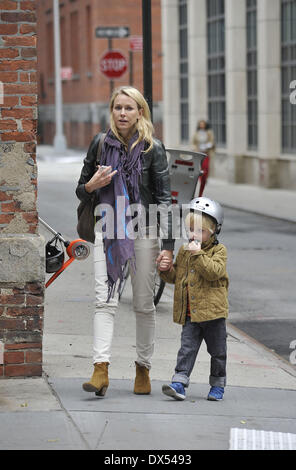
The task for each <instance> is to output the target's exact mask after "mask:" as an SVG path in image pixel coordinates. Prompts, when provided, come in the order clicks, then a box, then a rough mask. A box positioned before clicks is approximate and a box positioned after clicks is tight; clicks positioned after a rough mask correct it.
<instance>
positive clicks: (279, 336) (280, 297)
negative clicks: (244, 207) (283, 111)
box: [38, 178, 296, 360]
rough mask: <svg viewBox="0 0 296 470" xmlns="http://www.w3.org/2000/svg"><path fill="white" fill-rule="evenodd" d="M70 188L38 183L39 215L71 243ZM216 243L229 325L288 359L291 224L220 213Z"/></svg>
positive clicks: (295, 235)
mask: <svg viewBox="0 0 296 470" xmlns="http://www.w3.org/2000/svg"><path fill="white" fill-rule="evenodd" d="M75 186H76V180H74V181H70V179H69V178H67V180H65V181H63V180H61V179H59V181H55V180H54V179H52V180H50V179H49V178H46V179H41V180H39V192H38V208H39V216H40V217H42V218H43V219H44V220H46V222H47V223H48V224H49V225H51V226H52V227H54V228H55V229H56V230H57V231H59V232H61V233H62V234H63V235H64V236H65V237H69V238H70V239H74V238H76V237H77V233H76V229H75V228H76V208H77V205H78V200H77V199H76V196H75ZM252 209H253V208H250V210H252ZM254 210H255V208H254ZM49 236H50V235H49ZM220 241H221V242H222V243H224V244H225V245H226V246H227V248H228V272H229V277H230V292H229V300H230V315H229V321H230V322H231V323H232V324H233V325H235V326H237V327H238V328H240V329H241V330H242V331H244V332H245V333H247V334H248V335H250V336H252V337H253V338H255V339H257V340H258V341H260V342H261V343H263V344H264V345H265V346H267V347H268V348H270V349H272V350H274V351H275V352H276V353H277V354H279V355H280V356H282V357H284V358H285V359H286V360H289V356H290V354H291V349H290V343H291V342H292V341H293V340H295V339H296V316H295V299H296V296H295V284H294V283H293V281H294V282H295V279H296V265H295V241H296V224H293V223H290V222H285V221H280V220H278V219H273V218H270V217H264V216H258V215H255V214H253V213H248V212H242V211H237V210H232V209H225V220H224V225H223V229H222V232H221V235H220Z"/></svg>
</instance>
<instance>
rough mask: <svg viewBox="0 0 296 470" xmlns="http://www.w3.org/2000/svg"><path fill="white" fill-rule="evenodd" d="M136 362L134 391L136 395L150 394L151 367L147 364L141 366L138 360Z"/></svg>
mask: <svg viewBox="0 0 296 470" xmlns="http://www.w3.org/2000/svg"><path fill="white" fill-rule="evenodd" d="M135 364H136V378H135V386H134V393H135V394H136V395H149V394H150V393H151V384H150V378H149V369H147V367H145V366H141V365H140V364H138V363H137V362H135Z"/></svg>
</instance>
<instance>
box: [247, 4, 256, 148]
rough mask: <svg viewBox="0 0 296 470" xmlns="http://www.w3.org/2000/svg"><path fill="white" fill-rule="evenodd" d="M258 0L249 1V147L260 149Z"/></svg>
mask: <svg viewBox="0 0 296 470" xmlns="http://www.w3.org/2000/svg"><path fill="white" fill-rule="evenodd" d="M257 89H258V87H257V0H247V90H248V101H247V109H248V147H249V149H253V150H255V149H257V147H258V97H257Z"/></svg>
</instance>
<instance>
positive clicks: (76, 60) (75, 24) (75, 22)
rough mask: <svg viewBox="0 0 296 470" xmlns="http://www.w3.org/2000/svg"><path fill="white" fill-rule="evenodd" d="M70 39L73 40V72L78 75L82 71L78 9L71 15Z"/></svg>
mask: <svg viewBox="0 0 296 470" xmlns="http://www.w3.org/2000/svg"><path fill="white" fill-rule="evenodd" d="M70 41H71V65H72V69H73V74H74V75H77V74H79V71H80V57H79V51H80V43H79V17H78V11H74V12H73V13H71V15H70Z"/></svg>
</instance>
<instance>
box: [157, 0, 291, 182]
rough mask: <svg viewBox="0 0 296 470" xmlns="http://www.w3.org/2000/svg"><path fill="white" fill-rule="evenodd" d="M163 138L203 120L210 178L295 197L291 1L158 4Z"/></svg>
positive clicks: (184, 137) (185, 137)
mask: <svg viewBox="0 0 296 470" xmlns="http://www.w3.org/2000/svg"><path fill="white" fill-rule="evenodd" d="M162 38H163V54H164V55H163V111H164V114H163V123H164V126H163V138H164V142H165V144H166V145H168V144H169V145H170V146H183V147H184V146H185V147H186V146H188V147H190V146H191V140H192V136H193V133H194V131H195V129H196V124H197V122H198V121H199V120H200V119H207V120H208V121H209V122H210V124H211V127H212V129H213V131H214V134H215V137H216V143H217V148H216V155H215V158H214V159H213V161H212V162H211V175H212V176H214V177H216V178H222V179H225V180H228V181H231V182H237V183H249V184H254V185H260V186H263V187H279V188H286V189H293V190H294V189H296V99H295V97H296V93H295V89H296V0H162Z"/></svg>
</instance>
